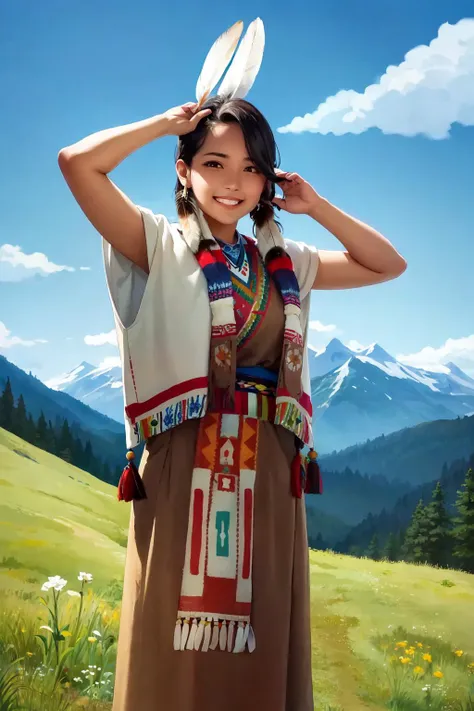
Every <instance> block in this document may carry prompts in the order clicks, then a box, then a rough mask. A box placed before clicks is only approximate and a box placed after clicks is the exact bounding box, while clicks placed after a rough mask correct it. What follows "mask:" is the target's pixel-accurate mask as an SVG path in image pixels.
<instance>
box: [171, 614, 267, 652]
mask: <svg viewBox="0 0 474 711" xmlns="http://www.w3.org/2000/svg"><path fill="white" fill-rule="evenodd" d="M217 647H219V649H220V650H221V651H222V652H234V653H235V654H238V653H240V652H245V649H246V648H247V649H248V651H249V652H253V651H254V649H255V647H256V641H255V634H254V631H253V627H252V625H251V624H250V622H247V621H243V620H226V619H222V618H216V617H178V619H177V620H176V627H175V631H174V649H175V650H176V651H178V652H179V651H181V652H182V651H184V650H186V649H189V650H196V651H200V652H207V651H209V650H210V649H211V650H215V649H217Z"/></svg>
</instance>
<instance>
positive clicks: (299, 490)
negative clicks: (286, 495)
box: [291, 451, 303, 499]
mask: <svg viewBox="0 0 474 711" xmlns="http://www.w3.org/2000/svg"><path fill="white" fill-rule="evenodd" d="M302 469H303V466H302V462H301V454H300V452H299V451H298V452H296V454H295V456H294V458H293V461H292V462H291V493H292V494H293V496H295V497H296V498H297V499H301V497H302V496H303V487H302V484H301V475H302V473H303V471H302Z"/></svg>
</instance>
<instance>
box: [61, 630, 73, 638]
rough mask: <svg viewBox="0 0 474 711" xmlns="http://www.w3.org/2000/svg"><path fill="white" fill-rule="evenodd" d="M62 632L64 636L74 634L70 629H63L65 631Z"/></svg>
mask: <svg viewBox="0 0 474 711" xmlns="http://www.w3.org/2000/svg"><path fill="white" fill-rule="evenodd" d="M61 634H62V635H63V636H64V637H71V636H72V632H69V630H63V631H62V632H61Z"/></svg>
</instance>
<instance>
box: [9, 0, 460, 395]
mask: <svg viewBox="0 0 474 711" xmlns="http://www.w3.org/2000/svg"><path fill="white" fill-rule="evenodd" d="M164 5H165V4H164V3H155V2H149V1H148V0H135V1H134V2H133V3H131V2H124V1H123V0H115V2H113V3H112V2H110V0H103V1H102V2H101V3H99V4H97V3H92V2H91V1H90V0H85V1H84V0H82V1H81V2H80V3H78V2H74V1H70V2H64V0H62V1H61V2H59V1H58V0H49V1H48V2H46V3H41V4H36V5H35V4H32V3H30V2H28V3H27V2H25V0H17V1H16V2H14V3H6V4H5V3H4V4H3V7H2V22H1V26H0V53H1V59H0V91H1V96H2V97H3V98H4V101H5V104H4V108H3V111H2V112H1V113H0V135H1V142H2V171H1V172H0V200H1V210H0V353H2V354H3V355H5V356H6V357H7V358H8V359H9V360H11V361H13V362H14V363H16V364H17V365H19V366H20V367H21V368H24V369H25V370H27V371H28V370H31V371H32V372H33V373H35V374H36V375H37V376H38V377H39V378H41V379H42V380H45V381H46V380H48V379H50V378H52V377H53V376H56V375H58V374H60V373H63V372H65V371H68V370H70V369H72V368H73V367H75V366H76V365H77V364H79V363H80V362H81V361H82V360H87V361H89V362H91V363H93V364H96V365H99V364H100V363H102V362H103V361H104V360H105V359H106V358H116V357H117V350H116V347H115V346H114V345H113V343H112V342H111V341H113V337H112V336H111V331H112V329H113V319H112V311H111V306H110V302H109V297H108V293H107V290H106V284H105V278H104V271H103V265H102V252H101V245H100V236H99V235H98V233H97V232H96V231H95V229H94V228H93V227H92V225H91V224H90V223H89V222H88V220H87V218H86V217H85V215H84V214H83V213H82V211H81V209H80V208H79V206H78V205H77V203H76V202H75V200H74V198H73V196H72V194H71V193H70V191H69V189H68V187H67V184H66V183H65V181H64V179H63V177H62V175H61V173H60V171H59V168H58V165H57V153H58V151H59V150H60V149H61V148H62V147H64V146H66V145H69V144H72V143H74V142H76V141H78V140H79V139H81V138H83V137H84V136H86V135H88V134H90V133H93V132H95V131H99V130H102V129H105V128H109V127H111V126H119V125H123V124H127V123H131V122H133V121H138V120H141V119H144V118H147V117H150V116H153V115H155V114H158V113H162V112H164V111H166V109H168V108H169V107H171V106H176V105H178V104H181V103H184V102H186V101H192V100H194V99H195V94H194V92H195V84H196V80H197V77H198V74H199V71H200V69H201V66H202V62H203V60H204V58H205V56H206V54H207V51H208V49H209V48H210V46H211V44H212V42H213V41H214V40H215V39H216V37H217V36H218V35H219V34H220V33H221V32H223V31H224V30H225V29H226V28H227V27H229V26H230V25H231V24H233V23H234V22H235V21H237V20H238V19H242V20H243V21H244V25H245V29H246V27H247V26H248V24H249V23H250V22H251V21H252V20H253V19H254V18H255V17H257V16H260V17H261V18H262V20H263V22H264V25H265V32H266V47H265V54H264V58H263V63H262V66H261V69H260V73H259V75H258V77H257V79H256V82H255V84H254V86H253V87H252V89H251V90H250V92H249V94H248V95H247V97H246V98H247V99H248V100H249V101H252V102H253V103H255V104H256V105H257V106H258V108H259V109H260V110H261V111H262V112H263V113H264V114H265V116H266V117H267V118H268V120H269V122H270V125H271V126H272V128H273V130H274V132H275V137H276V140H277V143H278V146H279V150H280V154H281V168H282V169H283V170H288V171H294V172H298V173H300V174H301V175H302V176H303V177H304V178H305V179H306V180H308V181H309V182H310V183H311V184H312V185H313V187H314V188H315V189H316V190H317V191H318V192H319V193H320V194H321V195H323V196H324V197H326V198H327V199H328V200H330V201H331V202H332V203H334V204H335V205H337V206H338V207H340V208H342V209H343V210H345V211H346V212H349V213H350V214H352V215H354V216H355V217H358V218H359V219H361V220H363V221H365V222H368V223H369V224H371V225H372V226H374V227H375V228H376V229H378V230H379V231H380V232H382V233H383V234H384V235H385V236H386V237H387V238H388V239H389V240H390V241H391V242H392V243H393V244H394V245H395V247H396V248H397V250H398V251H399V252H400V253H401V254H402V255H403V256H404V257H405V259H406V260H407V261H408V269H407V270H406V272H405V273H404V274H403V275H402V276H401V277H400V278H398V279H395V280H393V281H390V282H386V283H383V284H379V285H375V286H370V287H364V288H360V289H352V290H341V291H314V292H313V295H312V311H311V318H312V324H311V325H312V328H311V332H310V343H311V344H312V345H314V346H315V347H316V348H322V347H324V345H325V344H326V343H328V341H329V340H330V339H331V338H333V337H335V336H336V337H338V338H340V339H341V340H342V341H343V342H344V343H346V344H347V345H349V346H357V344H360V345H363V346H366V345H368V344H370V343H373V342H375V341H376V342H378V343H380V345H381V346H382V347H384V348H385V349H386V350H387V351H389V352H390V353H392V355H394V356H397V357H398V358H400V360H403V361H404V362H407V363H410V364H412V365H418V366H425V367H432V368H437V367H439V366H440V365H442V364H443V363H446V362H448V361H449V360H453V361H454V362H455V363H457V364H458V365H459V367H461V368H463V369H464V370H465V371H466V372H468V373H470V374H471V375H472V376H473V377H474V316H473V313H474V311H473V308H472V302H473V298H472V293H473V286H472V265H473V264H474V230H473V225H474V220H473V217H474V207H473V204H474V201H472V199H470V198H471V195H470V193H472V155H473V149H474V92H473V88H472V87H473V86H474V59H473V57H474V20H471V22H462V23H460V21H461V20H463V19H464V20H466V18H469V15H470V14H471V15H474V13H473V11H472V9H473V8H472V1H471V2H460V1H458V0H452V2H450V3H447V2H436V1H434V0H417V2H416V3H413V2H411V0H401V1H400V0H399V1H398V2H394V1H392V0H391V1H389V0H365V1H364V2H363V3H355V2H353V0H344V1H340V0H337V1H335V2H334V1H331V2H329V1H328V2H325V3H324V2H321V3H306V2H302V0H299V1H297V2H292V3H291V4H289V3H287V2H281V0H277V1H276V2H274V1H273V0H272V2H270V0H266V1H265V2H254V0H252V2H241V3H239V6H238V9H237V10H236V9H235V6H232V4H231V3H217V2H216V3H212V4H210V3H206V4H205V5H203V4H202V3H194V2H193V3H191V2H181V3H172V4H169V5H168V4H167V6H166V7H165V6H164ZM204 7H205V8H206V9H205V10H204V9H203V8H204ZM446 23H449V24H446ZM459 23H460V24H459ZM442 26H443V27H442ZM440 28H441V33H440ZM439 33H440V37H439V38H438V34H439ZM437 38H438V39H437ZM430 43H433V44H431V45H430ZM423 46H424V47H423ZM407 53H408V56H406V55H407ZM469 54H470V59H469ZM389 67H390V69H389V70H388V73H387V74H386V72H387V68H389ZM384 75H385V76H384ZM407 81H408V82H410V81H411V82H413V83H412V84H411V85H407ZM388 84H390V89H391V91H390V92H389V91H388ZM370 85H374V86H372V88H371V89H369V91H368V92H366V90H367V88H368V87H370ZM408 89H409V90H408ZM364 92H366V96H365V99H364ZM469 92H470V95H469ZM298 117H300V118H299V120H298ZM348 118H352V121H348V120H347V119H348ZM284 127H286V128H284ZM175 144H176V139H175V138H174V137H166V138H163V139H160V140H158V141H154V142H153V143H151V144H148V145H147V146H144V147H143V148H141V149H140V150H139V151H137V152H136V153H134V154H132V155H131V156H130V157H128V158H127V159H126V160H125V161H124V162H123V163H122V164H121V165H120V166H118V167H117V168H116V170H114V171H113V172H112V173H111V174H110V178H111V179H112V180H113V181H114V182H115V183H116V184H117V185H118V186H119V187H120V188H121V189H122V190H123V191H124V192H125V193H127V195H129V197H130V198H131V199H132V200H133V201H134V202H135V203H137V204H140V205H144V206H147V207H149V208H151V209H152V210H153V211H154V212H162V213H164V214H166V215H168V216H172V215H173V214H174V203H173V186H174V181H175V168H174V160H173V156H174V149H175ZM470 169H471V175H470ZM469 182H470V185H469ZM469 188H470V189H469ZM469 202H470V203H471V204H469ZM278 219H279V220H280V221H281V222H282V224H283V227H284V234H285V236H287V237H290V238H292V239H297V240H302V241H306V242H308V243H311V244H315V245H316V246H318V247H320V248H321V249H334V250H339V249H341V250H342V249H344V247H343V245H342V244H341V243H340V242H339V241H338V240H337V239H336V238H335V237H334V236H333V235H331V234H330V233H329V232H327V231H326V230H325V229H324V228H322V227H321V226H320V225H319V224H318V223H317V222H315V221H314V220H312V219H311V218H310V217H308V216H306V215H298V216H295V215H290V214H288V213H284V212H283V211H282V212H281V213H279V215H278ZM239 229H240V230H241V231H242V232H244V233H245V232H247V234H250V233H251V223H250V220H249V219H248V218H244V219H243V220H242V221H241V222H240V223H239ZM58 267H67V268H63V269H58ZM92 344H103V345H92Z"/></svg>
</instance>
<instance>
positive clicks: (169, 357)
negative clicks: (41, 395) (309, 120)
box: [59, 96, 406, 711]
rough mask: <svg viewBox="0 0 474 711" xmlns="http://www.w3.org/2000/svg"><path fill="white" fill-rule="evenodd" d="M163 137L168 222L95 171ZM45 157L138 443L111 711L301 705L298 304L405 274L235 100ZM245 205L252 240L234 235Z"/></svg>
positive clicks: (301, 315)
mask: <svg viewBox="0 0 474 711" xmlns="http://www.w3.org/2000/svg"><path fill="white" fill-rule="evenodd" d="M198 108H199V110H197V109H198ZM165 135H176V136H178V137H179V139H178V151H177V155H176V172H177V176H178V180H177V184H176V187H175V198H176V206H177V211H178V216H179V224H170V223H169V221H168V220H167V218H166V217H165V216H164V215H161V214H158V215H154V214H153V213H152V212H151V211H150V210H148V209H147V208H144V207H140V206H137V205H134V204H133V202H132V201H131V200H130V199H129V198H128V197H127V196H126V195H125V194H124V193H122V192H121V191H120V190H119V189H118V188H117V187H116V186H115V185H114V184H113V183H112V182H111V180H110V179H109V178H108V176H107V174H108V173H109V172H110V171H111V170H113V169H114V168H115V167H116V166H117V165H118V164H119V163H120V162H121V161H122V160H123V159H124V158H125V157H126V156H128V155H129V154H130V153H132V152H133V151H134V150H136V149H137V148H139V147H140V146H143V145H145V144H146V143H149V142H150V141H151V140H153V139H156V138H159V137H161V136H165ZM59 164H60V167H61V170H62V172H63V174H64V177H65V179H66V181H67V183H68V185H69V187H70V189H71V191H72V192H73V194H74V196H75V198H76V199H77V201H78V203H79V205H80V206H81V208H82V209H83V211H84V213H85V214H86V216H87V217H88V218H89V220H90V221H91V222H92V224H93V225H94V226H95V227H96V228H97V230H98V231H99V232H100V234H101V235H102V237H103V245H104V258H105V265H106V274H107V282H108V286H109V290H110V296H111V301H112V305H113V309H114V315H115V322H116V327H117V336H118V343H119V349H120V353H121V356H122V365H123V372H124V395H125V412H126V418H125V421H126V434H127V445H128V446H129V447H134V446H135V445H136V444H137V443H138V442H140V441H142V440H145V441H146V445H145V451H144V455H143V457H142V460H141V462H140V467H139V474H140V483H141V484H142V485H143V487H144V490H145V497H146V498H140V497H141V493H140V492H141V486H139V487H138V488H136V489H135V491H134V493H133V494H132V495H133V497H134V500H133V504H132V509H131V518H130V529H129V541H128V549H127V560H126V568H125V579H124V592H123V600H122V613H121V625H120V635H119V642H118V653H117V671H116V682H115V696H114V704H113V711H135V709H140V711H157V710H158V709H164V710H165V709H166V710H167V711H168V710H170V711H218V710H219V711H220V710H221V709H222V708H226V709H227V710H228V711H234V710H235V711H237V710H238V711H242V709H245V710H246V711H257V709H258V710H259V711H309V710H310V709H313V708H314V705H313V692H312V659H311V630H310V588H309V565H308V546H307V532H306V518H305V507H304V497H303V496H302V491H303V490H305V491H307V492H309V493H320V491H321V490H320V489H318V488H317V484H315V482H314V481H313V482H309V479H308V476H307V477H306V479H305V473H307V472H306V468H305V467H302V466H301V464H302V461H303V460H302V458H301V457H300V449H301V448H302V447H303V446H304V445H308V447H312V443H313V439H312V432H311V402H310V397H309V396H310V387H309V370H308V363H307V352H306V333H307V323H308V315H309V300H310V293H311V290H312V289H333V288H339V289H341V288H354V287H357V286H364V285H368V284H375V283H378V282H382V281H387V280H389V279H393V278H395V277H396V276H398V275H400V274H401V273H402V272H403V271H404V269H405V266H406V263H405V261H404V259H403V258H402V257H401V256H400V255H399V254H398V253H397V251H396V250H395V249H394V247H393V246H392V245H391V244H390V243H389V242H388V241H387V240H386V239H385V238H384V237H382V235H380V234H379V233H377V232H376V231H375V230H373V229H372V228H370V227H368V226H367V225H364V224H363V223H361V222H359V221H358V220H355V219H354V218H352V217H350V216H349V215H346V214H344V213H343V212H342V211H341V210H339V209H337V208H336V207H334V206H333V205H331V204H330V203H329V202H328V201H327V200H325V199H323V198H322V197H320V196H319V195H318V194H317V193H316V191H315V190H314V189H313V188H312V187H311V185H309V183H307V182H306V181H305V180H304V179H303V178H302V177H301V176H299V175H298V174H297V173H287V172H284V171H281V170H279V169H278V168H277V167H276V165H277V163H276V146H275V140H274V137H273V134H272V131H271V128H270V126H269V125H268V123H267V121H266V120H265V118H264V117H263V116H262V114H261V113H260V112H259V111H258V109H257V108H256V107H255V106H253V105H252V104H250V103H249V102H247V101H245V100H244V99H226V98H223V97H219V96H218V97H212V98H209V99H208V100H207V101H205V102H204V103H203V105H202V107H198V105H197V104H194V103H188V104H185V105H183V106H178V107H174V108H172V109H170V110H168V111H166V112H165V113H164V114H160V115H158V116H155V117H153V118H151V119H148V120H145V121H140V122H138V123H134V124H131V125H129V126H122V127H119V128H115V129H110V130H108V131H102V132H100V133H98V134H94V135H92V136H89V137H87V138H85V139H84V140H83V141H80V142H79V143H78V144H76V145H75V146H72V147H70V148H68V149H63V151H61V153H60V155H59ZM275 184H279V185H280V187H281V188H282V190H283V193H284V196H283V198H276V197H275ZM273 205H276V206H277V207H279V208H281V209H283V210H286V211H287V212H291V213H306V214H308V215H310V216H311V217H313V218H314V219H316V220H318V221H319V222H320V223H321V224H322V225H324V226H325V227H327V228H328V229H329V230H330V231H331V232H332V233H333V234H334V235H335V236H336V237H337V238H339V239H340V241H341V242H342V243H343V244H344V246H345V247H346V249H347V251H346V252H342V251H335V252H332V251H323V250H319V251H318V250H317V249H315V248H314V247H310V246H308V245H305V244H303V243H299V242H293V241H291V240H286V239H285V240H283V238H282V237H281V235H280V233H279V230H277V229H276V227H275V224H276V223H275V222H274V221H273ZM247 214H249V215H250V217H251V218H252V219H253V221H254V224H255V231H256V233H257V240H256V241H255V240H254V239H252V237H251V236H248V235H242V234H241V233H240V232H239V231H238V230H237V224H238V220H239V219H240V218H241V217H243V216H244V215H247ZM308 482H309V485H308ZM126 498H127V497H126ZM202 652H207V653H202ZM229 652H231V653H229ZM232 652H234V653H232ZM314 668H315V670H316V671H317V660H315V661H314Z"/></svg>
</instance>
